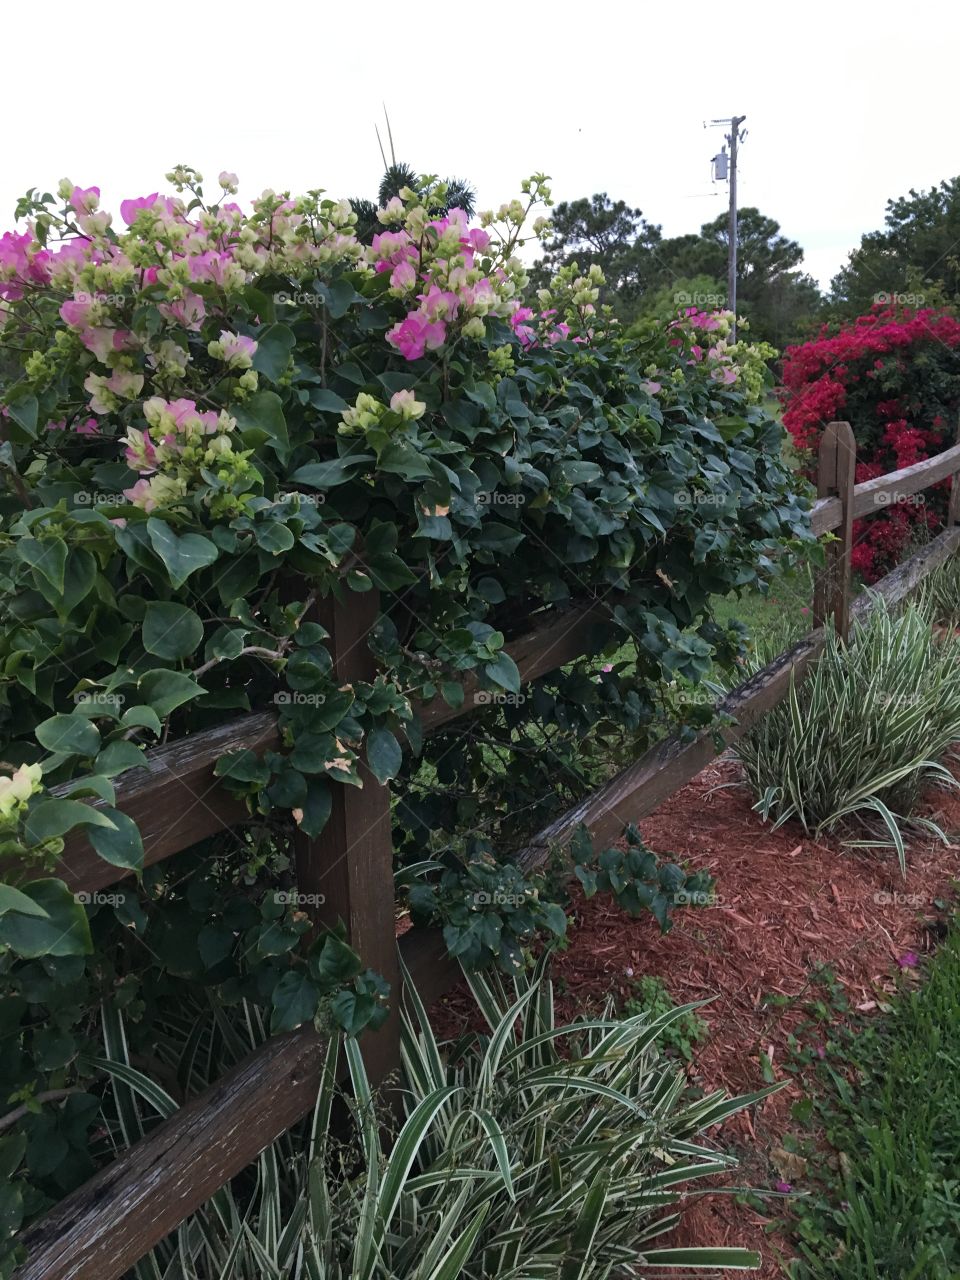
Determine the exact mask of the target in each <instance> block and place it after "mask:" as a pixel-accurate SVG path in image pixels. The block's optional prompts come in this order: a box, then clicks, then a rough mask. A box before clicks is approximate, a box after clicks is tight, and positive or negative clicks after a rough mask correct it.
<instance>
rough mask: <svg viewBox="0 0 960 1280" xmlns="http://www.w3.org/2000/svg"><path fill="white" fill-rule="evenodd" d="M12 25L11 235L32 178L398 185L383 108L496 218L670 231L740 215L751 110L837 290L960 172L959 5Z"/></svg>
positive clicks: (30, 11) (394, 9) (233, 13)
mask: <svg viewBox="0 0 960 1280" xmlns="http://www.w3.org/2000/svg"><path fill="white" fill-rule="evenodd" d="M2 21H3V30H4V46H5V56H4V58H3V71H2V78H0V94H2V96H3V98H4V99H5V106H6V112H5V116H6V119H7V125H6V128H5V131H4V133H5V136H4V145H3V150H2V163H0V206H2V211H3V226H4V229H6V227H7V226H9V225H12V211H13V205H14V202H15V200H16V197H17V196H18V195H20V194H21V193H22V192H23V191H24V190H25V189H26V188H27V187H29V186H38V187H41V188H46V189H53V188H55V184H56V182H57V181H58V180H59V179H60V178H61V177H64V176H67V177H70V178H72V179H73V180H74V181H75V182H78V183H80V184H81V185H82V186H89V185H99V186H100V187H101V189H102V192H103V204H104V205H105V207H109V208H112V209H113V210H114V211H116V210H117V206H118V204H119V201H120V199H122V198H124V197H126V196H139V195H145V194H148V193H149V192H151V191H154V190H156V189H157V187H158V186H159V187H160V189H161V190H162V189H164V182H163V174H164V173H165V172H166V171H167V170H168V169H169V168H170V167H171V166H172V165H173V164H175V163H177V162H182V163H187V164H192V165H194V166H195V167H196V168H199V169H200V170H201V171H202V172H203V173H204V174H205V175H208V176H209V177H210V178H211V179H214V178H215V176H216V174H217V173H218V172H219V171H220V170H221V169H223V168H226V169H230V170H233V171H235V172H236V173H238V174H239V176H240V181H241V187H240V197H239V198H240V199H241V201H242V200H243V199H244V198H245V197H246V198H249V197H251V196H252V195H255V194H257V193H258V192H259V191H261V190H262V189H263V188H264V187H273V188H274V189H276V190H283V189H291V190H293V191H294V192H296V191H300V190H305V189H306V188H308V187H316V186H322V187H325V188H326V189H327V190H328V191H330V192H331V194H335V195H337V196H338V197H339V196H350V195H358V194H373V193H374V191H375V189H376V185H377V182H378V179H379V176H380V172H381V169H382V165H381V162H380V155H379V151H378V148H377V143H376V138H375V135H374V123H375V122H380V123H381V126H382V119H383V116H382V109H381V100H383V101H385V102H386V104H387V108H388V110H389V112H390V119H391V122H392V125H393V135H394V141H395V143H396V148H397V156H398V158H402V159H404V160H407V161H408V162H409V163H411V164H413V165H414V166H415V167H416V168H418V169H420V170H421V171H429V172H438V173H441V174H456V175H461V176H464V177H467V178H469V179H470V180H471V181H472V182H473V184H474V185H475V186H476V188H477V190H478V194H479V204H480V207H481V208H483V207H487V206H490V205H496V204H499V203H500V202H501V201H502V200H505V199H509V198H511V196H513V195H514V194H515V193H517V189H518V183H519V181H520V179H521V178H522V177H524V176H526V175H527V174H529V173H532V172H534V171H536V170H538V169H539V170H544V171H546V172H547V173H549V174H551V176H552V178H553V187H554V193H555V196H556V198H558V199H568V198H576V197H577V196H581V195H589V194H590V193H592V192H594V191H607V192H608V193H609V194H610V195H611V196H612V197H614V198H622V199H624V200H627V201H628V202H629V203H631V204H633V205H636V206H639V207H640V208H641V209H642V210H643V212H644V214H645V215H646V216H647V217H648V218H649V219H650V220H652V221H654V222H658V223H660V224H661V225H662V227H663V230H664V234H665V235H678V234H681V233H683V232H687V231H695V230H697V228H698V227H699V226H700V224H701V223H702V222H705V221H707V220H709V219H712V218H715V217H716V216H717V215H718V214H720V213H721V212H722V211H723V210H724V208H725V207H726V199H727V195H726V185H725V184H723V185H720V184H718V185H716V186H714V185H713V184H712V183H711V181H710V164H709V161H710V157H711V156H712V155H713V154H715V152H716V151H718V150H719V148H720V145H721V143H722V131H721V130H719V129H708V130H704V128H703V121H704V120H705V119H710V118H712V117H718V116H729V115H730V114H731V113H737V114H740V115H743V114H745V115H746V116H747V121H746V125H745V128H746V129H747V130H748V137H747V139H746V142H745V143H744V146H743V148H742V151H741V171H740V197H741V204H743V205H747V204H751V205H757V206H758V207H759V208H760V209H761V210H762V211H763V212H764V213H766V214H769V215H771V216H772V217H774V218H776V219H777V220H778V221H779V222H780V224H781V226H782V229H783V231H784V232H785V233H786V234H787V235H789V236H791V237H792V238H794V239H796V240H799V242H800V243H801V244H802V246H803V247H804V249H805V251H806V259H805V267H806V269H807V270H808V271H809V272H810V273H811V274H812V275H814V276H815V277H817V279H819V280H820V281H821V283H822V284H823V285H827V284H828V283H829V280H830V278H831V276H832V275H833V274H834V273H835V271H836V270H837V268H838V267H839V266H840V265H841V264H842V263H843V262H844V261H845V259H846V256H847V253H848V252H849V250H850V249H851V248H852V247H853V246H854V245H856V244H857V243H858V242H859V238H860V236H861V234H862V233H863V232H864V231H869V230H872V229H875V228H877V227H879V226H881V225H882V222H883V214H884V206H885V202H886V200H887V198H888V197H890V196H894V195H899V194H905V193H906V192H907V191H908V190H909V189H910V188H911V187H916V188H923V187H929V186H931V185H933V184H935V183H937V182H939V181H940V180H941V179H943V178H947V177H951V176H953V175H956V174H958V173H960V132H958V128H957V125H958V116H960V85H958V75H957V64H958V53H960V40H958V36H960V6H957V5H956V4H953V3H949V0H947V2H944V0H912V2H911V3H910V4H908V5H904V4H903V3H902V0H901V2H899V3H896V4H894V3H892V2H888V0H872V2H871V3H864V2H863V0H854V2H851V0H831V2H826V0H804V3H801V4H792V5H781V6H774V5H772V4H770V3H769V0H767V2H765V3H760V2H759V0H740V3H738V4H736V5H729V4H727V5H724V4H718V3H714V4H707V3H700V2H698V0H688V2H687V3H686V4H683V5H679V4H664V3H657V4H648V3H645V2H643V0H641V2H639V3H620V2H619V0H593V2H592V3H590V4H585V5H584V4H577V5H572V4H567V3H564V0H551V2H550V3H541V4H537V5H534V4H530V3H528V0H511V2H510V3H508V4H503V5H480V4H476V3H473V4H449V3H433V4H425V5H410V4H404V3H398V2H397V0H391V2H390V3H386V2H384V0H359V2H357V0H354V2H353V3H348V4H338V5H337V6H336V9H334V7H333V6H332V5H330V4H327V3H314V4H311V3H309V0H307V3H302V2H298V3H296V4H290V3H284V0H274V2H273V3H272V4H266V5H265V4H256V5H252V4H247V3H244V0H234V2H233V3H231V4H223V3H216V4H213V3H210V2H209V0H164V3H162V4H159V5H153V4H141V3H138V2H137V0H127V3H124V4H120V3H117V2H115V0H100V3H99V4H97V5H95V6H94V7H93V8H90V7H89V6H83V5H77V4H76V3H75V2H74V0H71V2H70V3H65V2H63V0H48V3H47V4H46V5H44V6H43V8H42V10H40V9H36V8H34V7H32V6H30V5H24V4H9V5H8V6H7V8H6V10H5V12H4V15H3V20H2ZM381 132H383V130H382V127H381ZM116 217H117V220H118V221H119V213H118V212H116Z"/></svg>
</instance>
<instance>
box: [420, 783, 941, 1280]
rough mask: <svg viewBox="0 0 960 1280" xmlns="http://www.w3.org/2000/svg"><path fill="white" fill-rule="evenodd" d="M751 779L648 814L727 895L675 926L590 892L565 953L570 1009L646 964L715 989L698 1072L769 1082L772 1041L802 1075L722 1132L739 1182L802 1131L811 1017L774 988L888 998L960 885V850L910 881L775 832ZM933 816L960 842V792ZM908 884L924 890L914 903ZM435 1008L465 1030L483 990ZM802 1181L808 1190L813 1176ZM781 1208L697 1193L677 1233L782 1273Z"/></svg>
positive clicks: (768, 1181) (693, 985)
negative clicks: (793, 1054)
mask: <svg viewBox="0 0 960 1280" xmlns="http://www.w3.org/2000/svg"><path fill="white" fill-rule="evenodd" d="M738 777H739V772H738V766H737V764H736V763H735V762H734V761H732V760H729V759H724V760H721V761H718V762H717V763H716V764H714V765H712V766H711V767H710V768H708V769H705V770H704V771H703V773H701V774H700V775H699V776H698V777H697V778H695V779H694V780H693V781H692V782H691V783H689V784H688V785H687V786H686V787H684V788H683V789H682V790H680V791H678V792H676V793H675V794H674V795H673V796H671V797H670V799H669V800H667V801H666V802H665V803H664V804H663V805H661V807H660V808H659V809H658V810H657V812H656V813H654V814H653V815H651V816H650V817H649V818H647V819H646V820H645V821H643V822H641V823H640V828H641V831H642V833H643V836H644V839H645V840H646V841H647V843H648V844H649V845H650V847H651V848H652V849H655V850H657V851H659V852H668V851H669V852H672V853H675V854H676V855H677V856H678V857H679V858H681V859H683V860H686V861H689V863H690V864H691V866H692V867H693V868H695V869H698V868H701V867H705V868H707V869H708V870H709V871H710V873H711V874H712V875H713V876H714V877H715V878H716V881H717V885H716V892H717V905H716V906H713V907H706V908H701V909H688V910H685V911H680V912H679V913H678V914H677V917H676V923H675V925H674V927H673V929H672V930H671V932H670V933H668V934H667V935H666V936H662V935H661V934H660V931H659V929H658V927H657V925H656V923H655V922H654V920H653V919H652V917H650V916H646V917H644V918H641V919H637V920H631V919H630V918H629V917H628V916H626V915H625V914H624V913H623V912H621V911H619V910H618V909H617V908H616V907H615V906H612V905H610V904H609V903H608V902H605V901H602V900H599V899H596V898H595V899H593V900H592V901H590V902H585V901H583V900H580V901H579V902H577V904H576V908H575V921H576V922H575V927H574V929H573V930H572V934H571V938H570V947H569V950H567V951H565V952H563V953H561V954H560V955H559V956H558V957H557V959H556V961H555V964H554V969H553V976H554V978H555V980H556V979H559V980H562V981H559V982H558V986H559V988H560V991H561V992H562V994H559V995H558V998H557V1004H558V1012H559V1014H560V1015H562V1016H571V1015H575V1014H578V1013H582V1012H583V1011H584V1010H586V1009H592V1010H594V1011H595V1010H596V1009H597V1007H598V1005H602V1003H603V1001H604V1000H605V999H606V998H607V997H608V996H609V995H610V994H614V995H615V996H616V997H617V998H618V999H621V998H624V997H626V996H628V995H629V994H630V978H631V976H634V975H637V976H638V975H640V974H644V973H652V974H656V975H657V976H658V977H660V978H662V980H663V982H664V983H665V985H666V987H667V989H668V990H669V992H670V994H671V995H672V996H673V998H674V1000H676V1001H677V1002H678V1003H685V1002H687V1001H691V1000H700V999H705V998H713V1003H712V1004H710V1005H708V1006H707V1007H706V1008H705V1009H703V1010H701V1016H702V1017H703V1018H704V1020H705V1021H706V1022H707V1024H708V1026H709V1028H710V1038H709V1040H708V1041H707V1042H706V1043H704V1044H702V1045H700V1046H699V1047H698V1049H697V1051H696V1058H695V1067H696V1082H697V1083H698V1084H699V1085H702V1086H703V1087H704V1088H706V1089H716V1088H722V1089H724V1090H726V1091H727V1092H728V1093H745V1092H752V1091H754V1090H757V1089H760V1088H763V1086H764V1080H763V1077H762V1074H761V1066H760V1054H761V1052H765V1053H766V1054H767V1056H768V1058H769V1059H770V1060H771V1062H772V1064H773V1070H774V1073H775V1075H776V1076H777V1078H778V1079H784V1078H788V1079H790V1081H791V1083H790V1084H789V1086H788V1087H787V1088H785V1089H783V1090H781V1091H780V1092H779V1093H777V1094H775V1095H774V1096H773V1097H771V1098H769V1099H767V1100H766V1101H764V1102H763V1103H761V1104H760V1105H759V1106H756V1107H751V1108H749V1109H748V1110H746V1111H742V1112H740V1113H738V1114H737V1115H735V1116H733V1117H732V1118H731V1119H730V1120H728V1121H727V1123H726V1124H725V1125H724V1126H723V1127H722V1128H721V1129H720V1130H718V1131H717V1132H716V1134H715V1135H714V1136H715V1137H716V1138H717V1140H718V1142H719V1143H720V1144H721V1145H723V1146H724V1147H726V1148H727V1149H730V1150H732V1151H734V1152H735V1153H736V1154H738V1155H739V1156H740V1158H741V1161H742V1166H741V1169H740V1170H739V1171H736V1172H735V1173H734V1175H733V1176H734V1178H735V1179H736V1181H737V1183H738V1185H741V1186H743V1185H750V1186H753V1187H757V1188H772V1187H773V1185H774V1183H775V1182H776V1181H777V1180H778V1179H779V1178H780V1177H781V1173H780V1172H778V1171H777V1169H776V1168H775V1167H774V1165H773V1164H772V1163H771V1160H770V1152H771V1150H772V1149H773V1148H777V1147H779V1146H781V1144H782V1141H783V1137H784V1135H785V1134H788V1133H790V1132H796V1133H798V1134H799V1133H800V1130H799V1129H798V1127H797V1126H796V1124H795V1123H794V1122H793V1121H792V1118H791V1110H790V1109H791V1106H792V1105H793V1103H794V1102H795V1101H796V1100H797V1098H798V1097H799V1096H801V1090H800V1087H799V1086H798V1084H797V1083H796V1081H795V1079H794V1078H793V1077H790V1076H787V1075H786V1073H784V1072H783V1071H782V1069H781V1067H782V1064H783V1062H784V1061H785V1059H786V1058H787V1055H788V1036H789V1034H790V1032H791V1031H792V1030H794V1029H795V1028H796V1026H797V1024H798V1022H800V1021H802V1020H803V1019H804V1017H805V1016H806V1015H805V1014H804V1013H803V1011H802V1010H801V1009H799V1008H795V1007H792V1006H777V1005H774V1006H767V1005H765V1004H764V1003H763V997H764V995H765V994H766V995H769V994H778V995H781V996H789V997H794V996H801V995H803V994H805V995H806V996H808V997H811V996H812V995H813V994H814V993H813V992H811V990H810V988H809V982H810V975H811V973H812V972H813V970H814V969H816V968H817V966H820V965H829V966H830V967H831V969H832V970H833V971H834V973H835V974H836V976H837V979H838V980H839V982H840V983H841V984H842V986H843V988H844V991H845V994H846V997H847V999H848V1001H849V1003H850V1005H851V1007H853V1008H862V1009H864V1010H865V1011H866V1010H870V1009H872V1008H874V1007H875V1005H874V1002H875V1001H876V1000H877V998H878V996H879V997H880V998H881V999H882V996H883V993H886V992H889V991H891V990H892V989H893V987H894V985H895V975H896V974H897V972H898V966H897V962H898V959H899V958H900V957H902V956H904V954H905V953H907V952H909V951H915V952H921V953H922V952H923V951H925V950H929V949H931V948H932V946H933V945H934V941H933V936H932V934H931V933H930V932H929V931H928V930H926V929H925V927H924V920H925V919H926V920H929V919H930V918H931V917H934V916H936V914H937V908H936V907H935V906H934V905H933V899H934V898H942V897H945V896H947V897H949V896H951V893H950V885H951V881H952V880H954V879H956V878H957V877H960V847H956V846H954V845H951V846H949V847H944V845H942V844H939V843H937V844H934V843H930V844H924V845H916V846H914V847H913V848H912V849H911V850H910V853H909V862H908V872H909V874H908V879H907V881H906V882H904V880H903V879H902V877H901V876H900V871H899V867H898V865H897V862H896V859H895V857H894V856H893V854H892V853H888V852H886V851H882V850H862V851H857V850H849V849H843V848H842V847H841V846H840V843H839V841H836V840H831V841H829V842H826V843H822V844H821V843H815V842H814V841H812V840H811V839H808V838H807V837H805V836H804V834H803V831H802V829H801V828H800V827H798V826H796V825H794V824H790V825H788V826H786V827H783V828H781V829H780V830H779V831H771V830H770V829H769V827H768V826H766V825H764V824H763V823H762V822H761V821H760V819H759V818H758V817H757V815H756V814H755V813H753V812H752V810H751V808H750V804H751V797H750V794H749V792H748V791H747V790H746V788H745V787H741V786H736V787H726V788H723V789H717V788H718V787H720V785H721V784H722V783H729V782H732V781H735V780H736V779H737V778H738ZM925 811H926V812H927V814H928V815H929V816H933V817H934V818H935V819H936V820H937V821H939V822H940V824H941V825H942V826H943V828H944V830H945V832H946V833H947V835H948V836H949V837H950V838H951V840H952V839H954V834H953V833H955V832H960V793H956V792H943V791H936V792H933V793H931V795H930V797H929V798H928V801H927V804H926V810H925ZM877 895H879V901H878V899H877ZM884 895H887V897H886V898H884ZM895 895H900V900H899V901H898V900H897V898H896V896H895ZM904 895H910V896H911V898H912V899H913V901H912V902H910V903H905V902H903V900H902V899H903V896H904ZM917 899H919V900H920V903H919V904H918V903H917ZM800 1003H802V1001H801V1002H800ZM432 1017H433V1019H435V1026H436V1029H437V1031H438V1034H441V1035H444V1036H446V1035H455V1034H457V1033H458V1032H459V1031H461V1030H462V1029H463V1028H464V1025H465V1023H467V1022H472V1021H473V1017H472V1011H471V1001H470V997H469V994H468V993H467V992H466V991H465V990H455V991H453V992H452V993H451V994H450V995H448V996H446V997H444V998H443V999H442V1000H440V1001H438V1003H437V1005H436V1006H435V1007H434V1009H433V1011H432ZM727 1181H730V1179H729V1178H728V1179H727ZM791 1181H792V1183H793V1185H794V1186H795V1188H796V1189H798V1190H802V1189H803V1184H802V1181H801V1180H798V1179H797V1178H796V1177H793V1178H792V1179H791ZM703 1185H705V1186H706V1185H708V1184H707V1183H704V1184H703ZM766 1203H767V1204H768V1205H769V1214H768V1215H764V1214H761V1213H758V1212H756V1211H754V1210H753V1209H750V1208H747V1207H745V1206H743V1205H738V1204H736V1203H735V1201H734V1198H733V1197H732V1196H730V1195H722V1194H715V1195H710V1194H707V1195H694V1196H693V1197H692V1198H691V1199H690V1200H689V1201H688V1203H687V1204H686V1206H685V1207H684V1210H683V1222H682V1224H681V1228H680V1229H679V1230H678V1232H677V1233H676V1239H675V1243H680V1244H684V1243H686V1244H691V1245H693V1244H696V1245H721V1244H722V1245H740V1246H744V1247H748V1248H754V1249H758V1250H760V1251H761V1253H762V1255H763V1259H764V1265H763V1269H762V1270H761V1271H760V1272H759V1273H757V1272H754V1273H752V1274H755V1275H759V1276H760V1277H761V1278H762V1280H773V1277H776V1276H779V1275H781V1274H782V1271H781V1269H780V1267H779V1265H778V1263H777V1261H776V1257H775V1254H776V1252H777V1251H780V1252H782V1253H783V1254H784V1255H785V1256H789V1255H790V1250H789V1245H788V1243H787V1241H786V1240H785V1238H784V1237H783V1236H782V1235H781V1234H779V1233H777V1232H776V1231H774V1232H773V1234H772V1235H771V1234H770V1231H769V1227H770V1224H772V1222H773V1221H774V1220H775V1219H777V1218H778V1217H780V1216H781V1215H782V1214H783V1212H784V1201H783V1200H782V1199H781V1198H776V1197H771V1198H770V1199H769V1201H767V1202H766ZM765 1228H768V1229H767V1230H765Z"/></svg>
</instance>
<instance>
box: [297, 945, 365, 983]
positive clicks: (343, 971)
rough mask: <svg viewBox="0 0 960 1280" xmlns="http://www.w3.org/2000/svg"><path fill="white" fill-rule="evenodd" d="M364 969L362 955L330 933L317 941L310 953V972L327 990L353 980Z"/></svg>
mask: <svg viewBox="0 0 960 1280" xmlns="http://www.w3.org/2000/svg"><path fill="white" fill-rule="evenodd" d="M362 969H363V965H362V963H361V961H360V957H359V956H358V955H357V953H356V952H355V951H354V950H353V948H352V947H348V946H347V944H346V943H345V942H341V940H340V939H339V938H336V937H334V936H333V934H328V935H327V936H326V937H324V938H321V939H320V940H319V942H317V943H315V944H314V946H313V949H312V950H311V954H310V972H311V973H312V974H313V976H314V978H316V980H317V982H318V983H320V985H321V986H323V987H325V988H326V989H327V990H332V989H333V988H334V987H342V986H343V985H344V983H346V982H351V981H352V980H353V979H354V978H355V977H356V976H357V975H358V974H359V973H360V971H361V970H362Z"/></svg>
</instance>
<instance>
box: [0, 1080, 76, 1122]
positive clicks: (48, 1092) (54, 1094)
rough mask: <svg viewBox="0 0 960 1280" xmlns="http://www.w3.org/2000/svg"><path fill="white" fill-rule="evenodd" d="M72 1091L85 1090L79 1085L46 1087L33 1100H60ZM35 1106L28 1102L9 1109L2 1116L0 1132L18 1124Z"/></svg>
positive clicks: (67, 1096) (0, 1118) (0, 1117)
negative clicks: (65, 1087) (59, 1087)
mask: <svg viewBox="0 0 960 1280" xmlns="http://www.w3.org/2000/svg"><path fill="white" fill-rule="evenodd" d="M71 1093H83V1090H82V1089H81V1088H79V1087H78V1086H77V1085H74V1087H73V1088H72V1089H45V1090H44V1092H43V1093H38V1094H35V1095H34V1097H33V1099H32V1101H33V1102H59V1101H60V1099H61V1098H69V1096H70V1094H71ZM32 1109H33V1108H32V1107H30V1106H28V1105H27V1104H26V1103H24V1104H23V1106H20V1107H14V1109H13V1110H12V1111H8V1112H7V1114H6V1115H5V1116H0V1132H2V1131H3V1130H4V1129H9V1128H10V1126H11V1125H12V1124H16V1123H17V1121H18V1120H21V1119H22V1118H23V1117H24V1116H25V1115H27V1114H29V1112H30V1111H31V1110H32Z"/></svg>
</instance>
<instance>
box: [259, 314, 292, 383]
mask: <svg viewBox="0 0 960 1280" xmlns="http://www.w3.org/2000/svg"><path fill="white" fill-rule="evenodd" d="M296 341H297V340H296V338H295V337H294V335H293V331H292V330H291V329H288V328H287V326H286V325H285V324H272V325H270V326H269V328H267V329H265V330H264V331H263V333H261V334H260V336H259V337H258V338H257V349H256V352H255V353H254V356H253V367H254V369H256V371H257V373H262V374H263V376H264V377H265V378H267V379H269V381H270V382H279V381H280V378H281V377H282V375H283V374H284V372H285V371H286V368H287V365H288V364H289V363H290V352H291V351H292V350H293V348H294V346H295V345H296Z"/></svg>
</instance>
